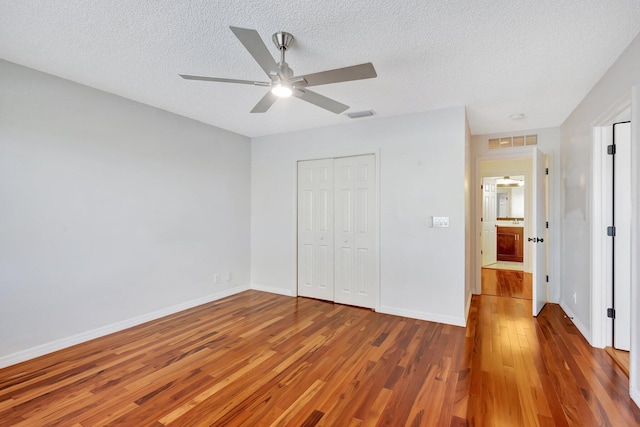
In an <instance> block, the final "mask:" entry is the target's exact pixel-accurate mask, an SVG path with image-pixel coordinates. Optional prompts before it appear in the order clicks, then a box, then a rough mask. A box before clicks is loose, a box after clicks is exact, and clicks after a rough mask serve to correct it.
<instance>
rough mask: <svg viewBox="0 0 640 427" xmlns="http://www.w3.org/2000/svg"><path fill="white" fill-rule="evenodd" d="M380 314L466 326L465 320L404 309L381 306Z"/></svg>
mask: <svg viewBox="0 0 640 427" xmlns="http://www.w3.org/2000/svg"><path fill="white" fill-rule="evenodd" d="M380 313H385V314H393V315H394V316H402V317H410V318H412V319H418V320H427V321H429V322H437V323H446V324H447V325H454V326H462V327H465V326H466V322H465V319H463V318H461V317H454V316H443V315H441V314H433V313H426V312H424V311H414V310H406V309H404V308H397V307H389V306H384V305H383V306H381V307H380Z"/></svg>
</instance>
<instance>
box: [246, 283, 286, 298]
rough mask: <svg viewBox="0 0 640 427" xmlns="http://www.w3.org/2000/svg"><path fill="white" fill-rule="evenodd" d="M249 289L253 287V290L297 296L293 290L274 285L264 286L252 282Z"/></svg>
mask: <svg viewBox="0 0 640 427" xmlns="http://www.w3.org/2000/svg"><path fill="white" fill-rule="evenodd" d="M251 289H253V290H254V291H262V292H269V293H270V294H278V295H285V296H288V297H297V296H298V294H297V292H296V291H295V290H291V289H283V288H276V287H274V286H264V285H256V284H252V285H251Z"/></svg>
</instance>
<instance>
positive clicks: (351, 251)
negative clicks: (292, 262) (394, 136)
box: [298, 155, 379, 308]
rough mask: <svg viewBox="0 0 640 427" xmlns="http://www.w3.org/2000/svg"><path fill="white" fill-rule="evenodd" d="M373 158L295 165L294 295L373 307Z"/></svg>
mask: <svg viewBox="0 0 640 427" xmlns="http://www.w3.org/2000/svg"><path fill="white" fill-rule="evenodd" d="M376 209H377V193H376V173H375V156H374V155H364V156H353V157H342V158H337V159H323V160H309V161H304V162H299V163H298V295H300V296H306V297H312V298H318V299H323V300H327V301H335V302H338V303H342V304H350V305H356V306H360V307H368V308H375V307H376V304H377V300H378V288H379V286H378V281H379V280H378V251H377V239H378V238H377V230H378V224H377V213H376V212H377V211H376Z"/></svg>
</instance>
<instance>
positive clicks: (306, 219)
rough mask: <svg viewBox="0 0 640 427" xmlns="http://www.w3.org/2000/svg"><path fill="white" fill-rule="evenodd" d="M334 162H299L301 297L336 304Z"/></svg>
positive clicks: (331, 160) (299, 286)
mask: <svg viewBox="0 0 640 427" xmlns="http://www.w3.org/2000/svg"><path fill="white" fill-rule="evenodd" d="M333 198H334V196H333V159H323V160H310V161H304V162H298V295H300V296H306V297H312V298H318V299H323V300H327V301H333V295H334V280H333V265H334V255H333V250H334V241H333V236H334V230H333V209H334V208H333Z"/></svg>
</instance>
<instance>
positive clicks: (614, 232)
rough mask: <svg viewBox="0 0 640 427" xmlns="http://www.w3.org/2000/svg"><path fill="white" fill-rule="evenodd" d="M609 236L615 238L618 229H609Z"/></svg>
mask: <svg viewBox="0 0 640 427" xmlns="http://www.w3.org/2000/svg"><path fill="white" fill-rule="evenodd" d="M607 236H610V237H615V236H616V228H615V227H607Z"/></svg>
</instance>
